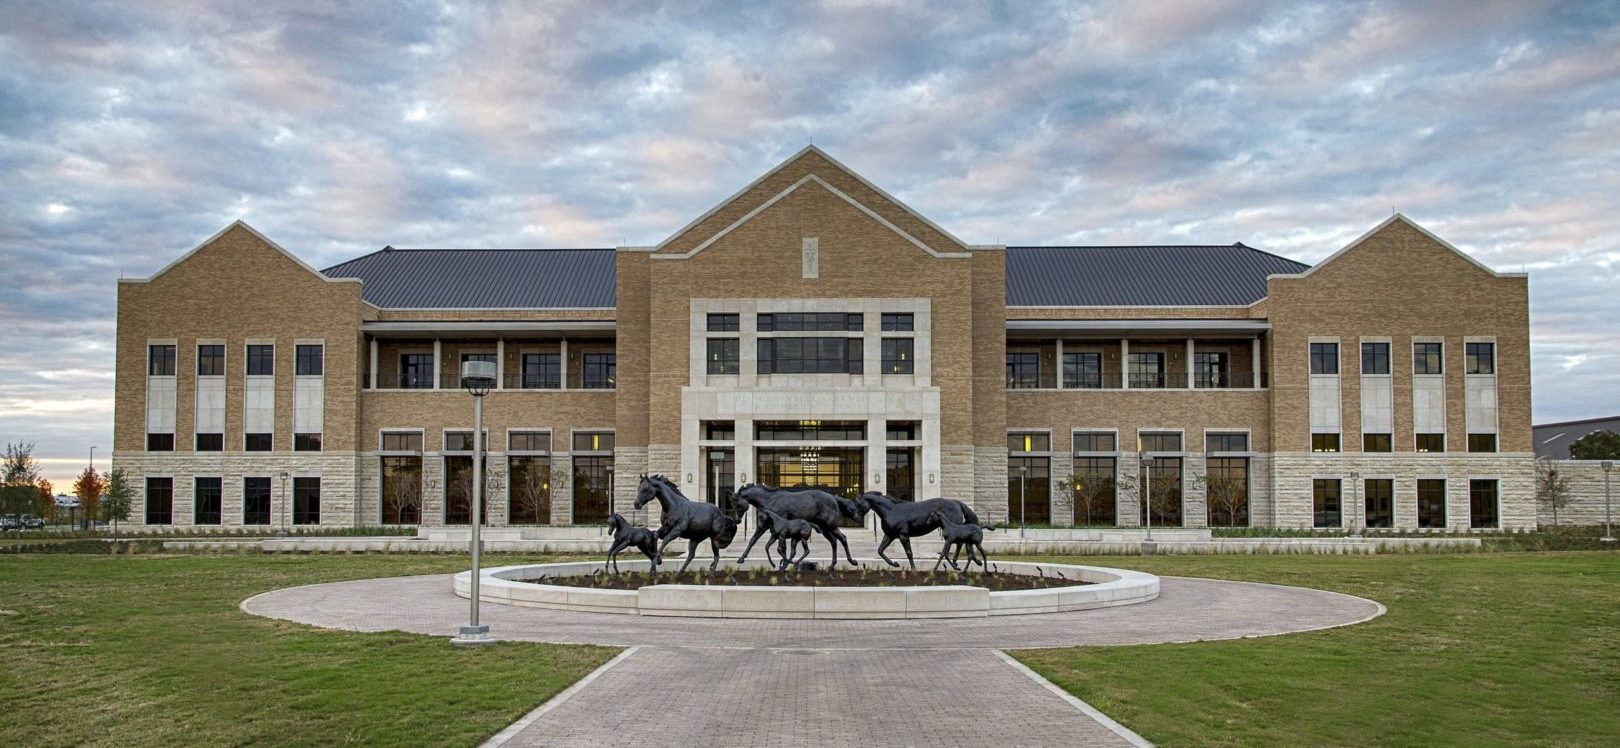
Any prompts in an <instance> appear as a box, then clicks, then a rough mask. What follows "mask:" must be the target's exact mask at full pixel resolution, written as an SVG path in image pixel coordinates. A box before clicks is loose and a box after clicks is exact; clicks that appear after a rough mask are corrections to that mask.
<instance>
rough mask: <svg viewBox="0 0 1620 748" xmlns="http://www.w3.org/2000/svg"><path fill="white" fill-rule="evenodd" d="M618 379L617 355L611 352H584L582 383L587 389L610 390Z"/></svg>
mask: <svg viewBox="0 0 1620 748" xmlns="http://www.w3.org/2000/svg"><path fill="white" fill-rule="evenodd" d="M617 379H618V356H617V354H613V353H587V354H585V376H584V380H585V381H584V383H582V384H581V385H580V386H581V387H583V388H585V389H587V390H611V389H613V383H614V382H615V381H616V380H617Z"/></svg>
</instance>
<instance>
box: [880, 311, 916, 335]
mask: <svg viewBox="0 0 1620 748" xmlns="http://www.w3.org/2000/svg"><path fill="white" fill-rule="evenodd" d="M882 322H883V327H882V330H883V332H911V327H912V316H911V313H910V312H901V313H884V315H883V318H882Z"/></svg>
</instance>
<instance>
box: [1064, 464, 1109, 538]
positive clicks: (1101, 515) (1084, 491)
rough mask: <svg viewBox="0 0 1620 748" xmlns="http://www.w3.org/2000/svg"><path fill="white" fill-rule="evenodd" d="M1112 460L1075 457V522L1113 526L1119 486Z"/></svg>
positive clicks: (1078, 523)
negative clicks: (1116, 493) (1116, 491)
mask: <svg viewBox="0 0 1620 748" xmlns="http://www.w3.org/2000/svg"><path fill="white" fill-rule="evenodd" d="M1115 470H1116V466H1115V462H1114V458H1112V457H1076V458H1074V523H1075V524H1077V525H1113V524H1114V523H1115V513H1114V505H1115V503H1116V502H1115V488H1116V487H1117V485H1118V481H1117V479H1116V474H1115Z"/></svg>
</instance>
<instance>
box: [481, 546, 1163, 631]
mask: <svg viewBox="0 0 1620 748" xmlns="http://www.w3.org/2000/svg"><path fill="white" fill-rule="evenodd" d="M881 563H882V562H881V561H873V560H862V561H861V565H862V566H867V567H870V568H874V569H876V568H884V567H882V566H880V564H881ZM727 565H728V566H730V565H731V564H727ZM761 565H763V564H762V563H752V562H751V563H747V564H742V565H740V566H739V567H738V568H745V569H747V568H755V567H758V566H761ZM649 566H650V564H649V563H648V562H647V561H645V560H638V561H620V562H619V568H620V569H621V570H632V571H646V570H647V569H648V568H649ZM995 566H996V570H997V573H1000V574H1028V575H1031V576H1033V575H1036V574H1038V573H1045V574H1046V575H1047V576H1061V577H1064V578H1067V579H1079V580H1081V581H1084V582H1088V583H1089V584H1085V585H1072V586H1066V587H1050V588H1042V589H1034V590H1013V591H1007V592H991V591H990V590H987V589H985V588H983V587H974V586H971V585H927V586H915V587H790V586H783V585H769V586H766V585H754V586H744V585H719V584H654V585H648V586H645V587H641V588H639V589H634V590H609V589H591V588H585V587H569V586H564V585H554V584H538V583H535V582H525V581H522V580H524V579H534V578H536V577H540V576H552V577H560V576H575V575H586V574H591V573H593V572H596V571H598V570H600V569H601V568H602V562H600V561H575V562H569V563H560V564H527V565H523V566H498V567H494V568H489V569H484V570H483V573H482V574H481V575H480V577H479V594H478V597H479V599H480V600H482V601H484V602H490V603H498V604H501V605H517V606H523V607H530V608H552V609H555V610H575V611H588V612H594V613H621V614H626V615H643V616H680V617H689V618H828V619H873V618H982V617H985V616H1009V615H1024V614H1029V613H1061V612H1065V611H1071V610H1087V609H1090V608H1109V607H1115V606H1119V605H1131V604H1133V603H1143V602H1147V601H1149V600H1152V599H1154V598H1156V597H1158V596H1159V578H1158V577H1156V576H1153V575H1152V574H1146V573H1143V572H1139V571H1128V570H1125V569H1109V568H1104V567H1100V566H1070V565H1066V564H1039V566H1040V572H1037V571H1036V566H1037V564H1032V563H1024V562H1017V561H997V562H995ZM471 580H472V572H468V571H464V572H461V573H460V574H457V575H455V578H454V582H453V585H454V588H455V592H456V594H457V595H460V596H461V597H468V596H469V595H470V593H469V591H468V588H469V586H470V582H471Z"/></svg>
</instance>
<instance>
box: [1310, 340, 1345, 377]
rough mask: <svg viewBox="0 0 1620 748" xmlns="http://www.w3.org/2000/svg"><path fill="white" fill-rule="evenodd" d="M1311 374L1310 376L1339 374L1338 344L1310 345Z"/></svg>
mask: <svg viewBox="0 0 1620 748" xmlns="http://www.w3.org/2000/svg"><path fill="white" fill-rule="evenodd" d="M1311 373H1312V374H1338V373H1339V344H1338V343H1312V344H1311Z"/></svg>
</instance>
